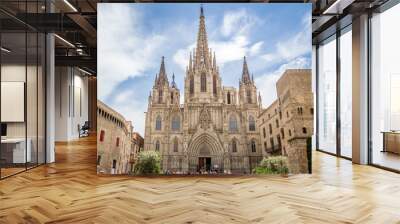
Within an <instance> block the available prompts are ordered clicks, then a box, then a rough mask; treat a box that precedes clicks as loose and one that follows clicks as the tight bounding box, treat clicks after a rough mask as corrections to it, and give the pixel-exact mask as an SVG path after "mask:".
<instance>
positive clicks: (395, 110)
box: [370, 4, 400, 171]
mask: <svg viewBox="0 0 400 224" xmlns="http://www.w3.org/2000/svg"><path fill="white" fill-rule="evenodd" d="M399 21H400V4H397V5H395V6H393V7H392V8H390V9H388V10H386V11H384V12H382V13H379V14H374V15H373V16H372V18H371V79H370V80H371V83H370V92H371V94H370V122H371V125H370V140H371V142H372V144H371V149H370V160H371V161H370V162H371V163H372V164H374V165H377V166H381V167H385V168H389V169H393V170H397V171H400V99H399V96H400V63H399V52H400V33H399V29H398V22H399Z"/></svg>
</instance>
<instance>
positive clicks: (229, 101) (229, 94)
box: [226, 92, 231, 104]
mask: <svg viewBox="0 0 400 224" xmlns="http://www.w3.org/2000/svg"><path fill="white" fill-rule="evenodd" d="M226 98H227V101H228V104H231V93H230V92H228V94H227V95H226Z"/></svg>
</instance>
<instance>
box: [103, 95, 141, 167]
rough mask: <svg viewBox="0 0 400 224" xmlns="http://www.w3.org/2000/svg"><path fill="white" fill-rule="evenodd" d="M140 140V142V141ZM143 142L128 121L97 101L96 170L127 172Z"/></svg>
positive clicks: (132, 165)
mask: <svg viewBox="0 0 400 224" xmlns="http://www.w3.org/2000/svg"><path fill="white" fill-rule="evenodd" d="M140 141H142V142H140ZM140 144H143V140H141V136H140V135H139V136H138V134H137V133H133V126H132V123H131V122H130V121H126V120H125V118H124V117H123V116H122V115H121V114H119V113H118V112H116V111H115V110H113V109H112V108H110V107H109V106H107V105H106V104H104V103H103V102H101V101H100V100H98V101H97V172H98V173H104V174H127V173H129V172H130V171H132V170H133V168H134V162H133V161H134V160H133V158H135V157H136V156H135V154H136V153H137V152H138V151H140Z"/></svg>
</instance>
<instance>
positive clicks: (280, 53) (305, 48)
mask: <svg viewBox="0 0 400 224" xmlns="http://www.w3.org/2000/svg"><path fill="white" fill-rule="evenodd" d="M302 25H303V27H304V28H303V29H302V30H301V31H300V32H298V33H296V34H295V35H294V36H292V37H291V38H289V39H286V40H283V41H279V42H278V43H277V44H276V49H275V51H274V52H272V53H267V54H264V55H262V56H261V58H263V59H264V60H265V61H266V62H268V64H270V65H273V64H277V63H287V62H289V61H291V60H293V59H295V58H297V57H300V56H302V55H304V54H307V53H310V52H311V31H310V30H311V16H310V14H309V13H306V14H305V15H304V16H303V18H302Z"/></svg>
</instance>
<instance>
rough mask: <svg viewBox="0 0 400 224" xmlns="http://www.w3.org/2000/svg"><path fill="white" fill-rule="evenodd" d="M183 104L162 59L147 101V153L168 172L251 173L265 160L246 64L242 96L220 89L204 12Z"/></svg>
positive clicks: (257, 104) (256, 99)
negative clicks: (154, 153) (156, 154)
mask: <svg viewBox="0 0 400 224" xmlns="http://www.w3.org/2000/svg"><path fill="white" fill-rule="evenodd" d="M183 94H184V103H183V105H181V104H180V91H179V89H178V86H177V85H176V83H175V76H174V75H173V76H172V82H171V84H170V83H169V81H168V76H167V74H166V71H165V62H164V57H163V58H162V61H161V67H160V71H159V73H158V75H156V78H155V81H154V86H153V89H152V91H151V93H150V96H149V99H148V100H149V101H148V109H147V113H146V124H145V138H144V141H145V142H144V149H145V150H156V151H159V153H160V155H161V159H162V161H161V166H162V170H163V171H164V172H174V173H175V172H176V173H195V172H199V171H202V170H208V171H210V170H213V171H216V172H224V173H249V172H251V169H252V168H254V167H255V166H256V165H257V163H258V162H259V161H260V160H261V159H262V151H261V150H262V147H261V143H260V132H259V129H258V127H257V121H256V119H257V117H258V115H259V113H260V110H261V97H260V96H259V95H258V96H257V87H256V86H255V83H254V80H253V77H250V74H249V70H248V66H247V62H246V58H245V57H244V61H243V70H242V76H241V79H240V81H239V90H237V89H236V88H234V87H226V86H222V82H221V76H220V74H219V68H218V66H217V60H216V56H215V52H214V53H212V51H211V49H209V48H208V42H207V33H206V27H205V17H204V12H203V9H202V8H201V12H200V25H199V31H198V37H197V46H196V48H195V50H194V51H193V54H192V52H191V53H190V58H189V62H188V66H187V68H186V75H185V80H184V92H183Z"/></svg>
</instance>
